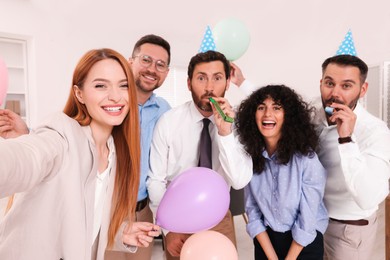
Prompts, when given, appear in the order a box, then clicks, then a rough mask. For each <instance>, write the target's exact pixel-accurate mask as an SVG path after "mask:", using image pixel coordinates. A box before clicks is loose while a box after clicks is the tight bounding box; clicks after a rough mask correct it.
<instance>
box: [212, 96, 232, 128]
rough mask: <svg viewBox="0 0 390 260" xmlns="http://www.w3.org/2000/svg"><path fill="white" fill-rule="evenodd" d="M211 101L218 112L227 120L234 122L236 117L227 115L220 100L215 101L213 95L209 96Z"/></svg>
mask: <svg viewBox="0 0 390 260" xmlns="http://www.w3.org/2000/svg"><path fill="white" fill-rule="evenodd" d="M209 100H210V101H211V103H213V105H214V107H215V108H216V109H217V111H218V113H219V114H220V115H221V117H222V119H223V120H225V121H226V122H229V123H233V121H234V119H233V118H231V117H230V116H227V115H226V114H225V113H224V112H223V111H222V109H221V107H220V106H219V104H218V102H217V101H215V100H214V99H213V98H212V97H210V98H209Z"/></svg>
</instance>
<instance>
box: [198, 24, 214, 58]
mask: <svg viewBox="0 0 390 260" xmlns="http://www.w3.org/2000/svg"><path fill="white" fill-rule="evenodd" d="M215 50H216V48H215V43H214V38H213V34H212V32H211V29H210V26H207V28H206V32H205V33H204V36H203V40H202V44H201V45H200V48H199V52H206V51H215Z"/></svg>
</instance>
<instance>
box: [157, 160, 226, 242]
mask: <svg viewBox="0 0 390 260" xmlns="http://www.w3.org/2000/svg"><path fill="white" fill-rule="evenodd" d="M229 202H230V195H229V187H228V185H227V184H226V181H225V180H224V179H223V178H222V176H221V175H219V174H218V173H217V172H215V171H213V170H211V169H208V168H203V167H194V168H190V169H188V170H186V171H184V172H182V173H181V174H180V175H179V176H177V177H175V178H174V179H173V180H172V182H171V183H170V184H169V186H168V188H167V190H166V192H165V194H164V196H163V198H162V200H161V202H160V205H159V207H158V209H157V214H156V224H157V225H159V226H160V227H162V228H164V229H167V230H169V231H172V232H176V233H188V234H192V233H196V232H199V231H203V230H208V229H210V228H212V227H214V226H216V225H217V224H218V223H219V222H221V220H222V219H223V218H224V217H225V215H226V212H227V211H228V208H229Z"/></svg>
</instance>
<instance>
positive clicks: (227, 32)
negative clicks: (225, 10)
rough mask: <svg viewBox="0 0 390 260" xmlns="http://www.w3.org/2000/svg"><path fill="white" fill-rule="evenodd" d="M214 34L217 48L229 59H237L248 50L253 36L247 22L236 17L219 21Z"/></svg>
mask: <svg viewBox="0 0 390 260" xmlns="http://www.w3.org/2000/svg"><path fill="white" fill-rule="evenodd" d="M213 36H214V41H215V46H216V50H217V51H219V52H221V53H223V54H224V55H225V56H226V58H227V59H228V60H229V61H235V60H237V59H238V58H240V57H241V56H242V55H243V54H244V53H245V52H246V50H247V49H248V46H249V42H250V38H251V37H250V34H249V30H248V29H247V28H246V26H245V24H244V23H243V22H242V21H240V20H238V19H235V18H227V19H223V20H221V21H219V22H218V23H217V24H216V25H215V27H214V29H213Z"/></svg>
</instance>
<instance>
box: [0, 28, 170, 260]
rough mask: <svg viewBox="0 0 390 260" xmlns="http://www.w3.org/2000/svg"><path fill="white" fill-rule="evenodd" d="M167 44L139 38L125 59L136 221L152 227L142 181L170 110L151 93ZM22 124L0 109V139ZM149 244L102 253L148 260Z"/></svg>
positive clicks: (163, 71)
mask: <svg viewBox="0 0 390 260" xmlns="http://www.w3.org/2000/svg"><path fill="white" fill-rule="evenodd" d="M170 51H171V50H170V45H169V43H168V42H167V41H166V40H165V39H163V38H162V37H160V36H157V35H153V34H149V35H145V36H143V37H142V38H140V39H139V40H138V41H137V42H136V44H135V45H134V48H133V52H132V57H130V58H129V63H130V66H131V68H132V70H133V74H134V79H135V82H136V86H137V100H138V109H139V115H140V128H141V176H140V185H139V190H138V202H137V207H136V211H137V212H136V218H137V221H145V222H150V223H153V222H154V221H153V213H152V211H151V210H150V207H149V204H148V203H149V202H148V192H147V189H146V177H147V174H148V171H149V152H150V145H151V142H152V134H153V129H154V126H155V124H156V122H157V120H158V119H159V118H160V116H161V115H162V114H163V113H165V112H166V111H168V110H169V109H170V108H171V107H170V105H169V103H168V102H167V101H166V100H165V99H163V98H161V97H157V96H156V94H154V93H153V91H154V90H155V89H157V88H159V87H160V86H161V85H162V84H163V83H164V81H165V79H166V77H167V75H168V72H169V63H170V60H171V52H170ZM28 133H29V130H28V128H27V125H26V124H25V122H24V121H23V120H22V119H21V118H20V116H18V115H17V114H15V113H13V112H12V111H9V110H3V109H0V136H1V137H3V138H14V137H17V136H20V135H23V134H28ZM152 249H153V243H151V244H150V245H149V247H147V248H141V247H140V248H138V250H137V252H136V253H124V252H119V251H110V250H107V251H106V255H105V259H106V260H114V259H115V260H133V259H134V260H150V259H151V257H152Z"/></svg>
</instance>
